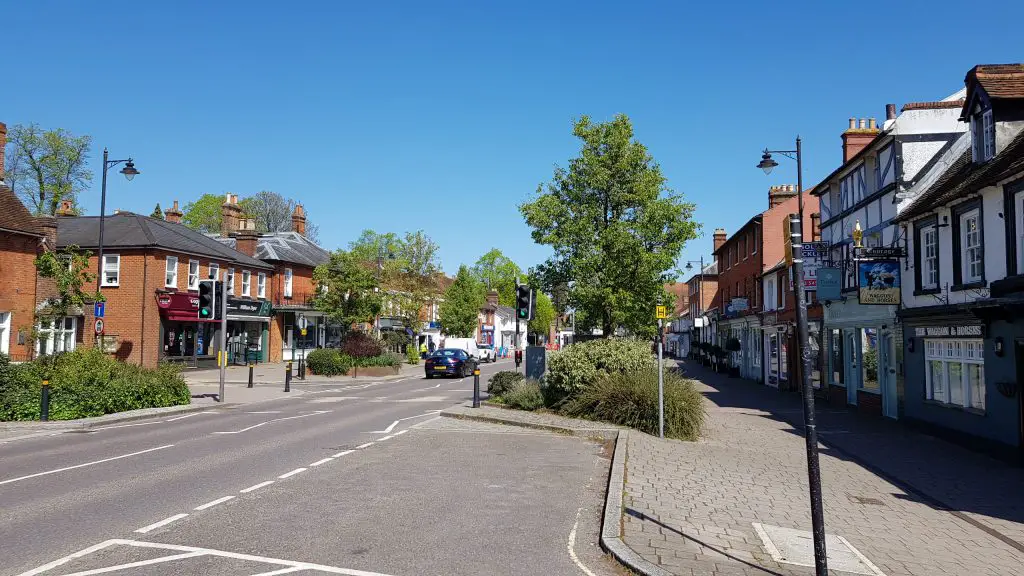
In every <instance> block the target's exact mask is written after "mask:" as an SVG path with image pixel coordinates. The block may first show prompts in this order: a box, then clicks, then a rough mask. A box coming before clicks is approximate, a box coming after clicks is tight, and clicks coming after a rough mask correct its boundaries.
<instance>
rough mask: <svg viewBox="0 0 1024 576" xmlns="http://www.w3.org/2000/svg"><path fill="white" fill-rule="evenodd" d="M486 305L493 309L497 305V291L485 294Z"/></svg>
mask: <svg viewBox="0 0 1024 576" xmlns="http://www.w3.org/2000/svg"><path fill="white" fill-rule="evenodd" d="M487 305H488V306H491V307H495V306H497V305H498V291H497V290H491V291H490V292H488V293H487Z"/></svg>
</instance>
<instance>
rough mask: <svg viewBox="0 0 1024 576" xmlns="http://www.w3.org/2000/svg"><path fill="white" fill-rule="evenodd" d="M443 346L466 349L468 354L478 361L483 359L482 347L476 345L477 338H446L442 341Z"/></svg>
mask: <svg viewBox="0 0 1024 576" xmlns="http://www.w3.org/2000/svg"><path fill="white" fill-rule="evenodd" d="M441 347H442V348H458V349H460V350H465V351H466V354H469V355H470V356H472V357H473V359H474V360H476V361H477V362H479V361H480V360H481V358H480V348H479V347H478V346H477V345H476V339H475V338H445V339H444V341H443V342H441Z"/></svg>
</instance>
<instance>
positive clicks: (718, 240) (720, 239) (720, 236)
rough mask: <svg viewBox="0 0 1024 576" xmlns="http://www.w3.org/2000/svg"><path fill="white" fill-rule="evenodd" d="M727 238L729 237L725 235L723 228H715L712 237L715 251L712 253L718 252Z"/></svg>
mask: <svg viewBox="0 0 1024 576" xmlns="http://www.w3.org/2000/svg"><path fill="white" fill-rule="evenodd" d="M728 238H729V236H728V235H726V233H725V228H715V235H714V239H715V244H714V245H715V250H714V251H715V252H718V249H719V248H721V247H722V244H725V241H726V240H727V239H728Z"/></svg>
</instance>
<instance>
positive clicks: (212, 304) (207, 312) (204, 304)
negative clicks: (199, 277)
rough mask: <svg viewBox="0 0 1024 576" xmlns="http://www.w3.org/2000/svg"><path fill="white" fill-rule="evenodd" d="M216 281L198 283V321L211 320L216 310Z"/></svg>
mask: <svg viewBox="0 0 1024 576" xmlns="http://www.w3.org/2000/svg"><path fill="white" fill-rule="evenodd" d="M216 284H217V281H216V280H203V281H201V282H199V319H200V320H213V318H214V314H216V310H217V297H216V288H215V285H216Z"/></svg>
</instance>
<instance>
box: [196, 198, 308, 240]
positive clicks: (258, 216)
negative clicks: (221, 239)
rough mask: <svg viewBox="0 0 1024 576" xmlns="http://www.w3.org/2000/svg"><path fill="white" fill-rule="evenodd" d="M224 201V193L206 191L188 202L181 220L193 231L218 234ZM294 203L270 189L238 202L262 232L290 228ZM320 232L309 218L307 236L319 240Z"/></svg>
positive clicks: (283, 230)
mask: <svg viewBox="0 0 1024 576" xmlns="http://www.w3.org/2000/svg"><path fill="white" fill-rule="evenodd" d="M223 203H224V196H223V195H219V196H218V195H217V194H203V195H202V196H200V197H199V198H197V199H196V200H195V201H193V202H189V203H188V204H185V209H184V210H183V211H182V217H181V222H182V223H183V224H185V225H186V226H188V227H189V228H192V229H194V230H198V231H200V232H207V233H212V234H216V233H218V232H220V224H221V220H222V216H221V205H222V204H223ZM295 205H296V202H295V200H292V199H290V198H285V197H284V196H282V195H281V194H278V193H277V192H271V191H269V190H262V191H260V192H257V193H256V194H253V195H252V196H248V197H246V198H242V199H241V200H239V201H238V206H239V207H240V208H241V209H242V212H243V213H244V214H245V215H246V216H247V217H249V218H252V219H253V221H254V222H255V223H256V231H257V232H259V233H261V234H263V233H266V232H287V231H288V230H291V229H292V212H293V211H294V210H295ZM319 231H320V229H319V227H318V226H317V225H316V224H314V223H313V222H312V221H310V219H309V217H307V218H306V234H305V236H306V237H307V238H309V239H310V240H312V241H314V242H317V241H318V240H319Z"/></svg>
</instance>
